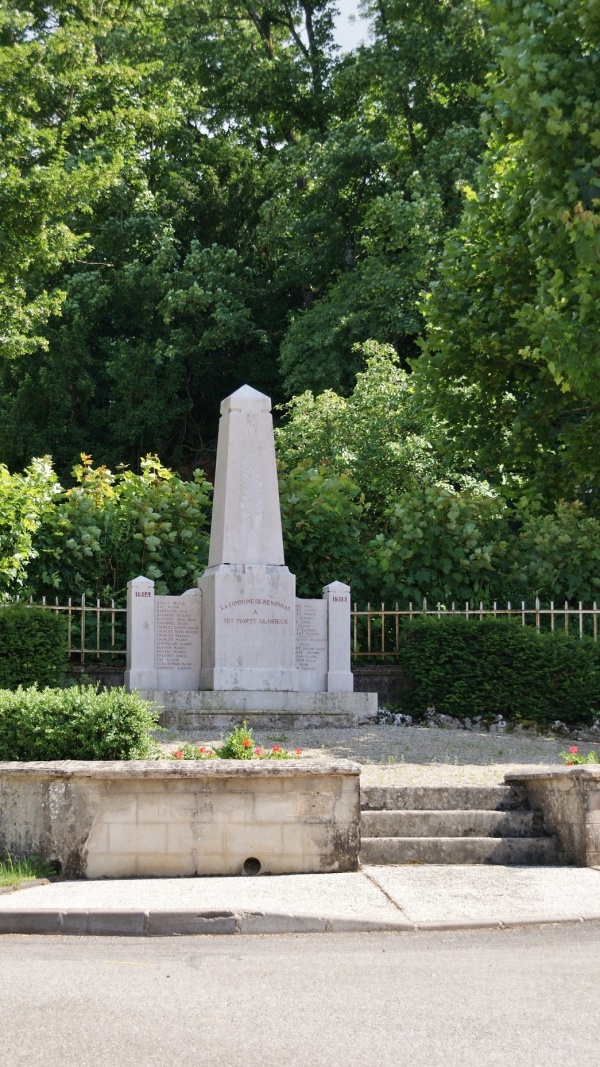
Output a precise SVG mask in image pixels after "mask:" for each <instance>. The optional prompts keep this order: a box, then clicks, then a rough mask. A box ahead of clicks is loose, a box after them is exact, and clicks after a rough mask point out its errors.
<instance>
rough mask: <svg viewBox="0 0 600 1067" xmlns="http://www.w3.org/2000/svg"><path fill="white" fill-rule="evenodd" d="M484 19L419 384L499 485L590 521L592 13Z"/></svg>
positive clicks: (572, 1)
mask: <svg viewBox="0 0 600 1067" xmlns="http://www.w3.org/2000/svg"><path fill="white" fill-rule="evenodd" d="M489 11H490V19H491V24H492V37H493V39H494V40H495V42H496V52H497V54H498V62H499V69H498V73H497V76H496V77H495V78H494V79H493V80H492V81H491V82H490V87H489V92H488V94H487V106H488V109H489V112H488V116H487V138H488V148H487V150H486V153H485V156H484V160H483V163H482V165H481V167H480V169H479V170H478V172H477V175H476V178H475V181H474V183H473V187H472V188H471V189H468V190H467V202H466V206H465V210H464V212H463V216H462V219H461V222H460V224H459V226H458V228H457V231H456V233H455V234H454V235H453V236H452V238H451V239H449V240H448V242H447V245H446V249H445V254H444V259H443V264H442V270H441V278H440V279H439V281H438V282H436V284H435V285H433V286H432V289H431V292H430V293H429V295H428V296H427V299H426V301H425V313H426V316H427V321H428V338H427V343H426V346H425V358H424V359H422V360H420V361H419V364H418V366H417V368H416V369H417V388H418V391H419V395H420V397H421V399H422V401H423V402H426V403H428V404H429V405H430V406H431V407H432V408H433V409H434V410H435V411H436V413H437V415H438V417H439V416H440V415H441V416H443V417H445V418H446V420H447V423H448V427H449V433H450V436H451V437H452V438H454V440H455V442H456V444H457V445H458V446H459V448H460V449H461V450H462V452H463V454H465V455H467V456H469V457H470V458H472V459H474V461H475V463H476V465H477V467H478V469H479V470H480V471H481V472H482V473H483V474H484V475H485V476H486V477H490V478H491V479H492V480H494V482H495V483H496V484H497V485H499V486H502V487H503V491H505V492H506V491H508V492H511V491H512V492H514V493H516V494H518V495H522V494H523V493H526V494H528V495H530V496H535V495H541V498H542V499H543V501H544V504H545V506H547V507H550V508H551V507H552V505H553V504H554V502H555V501H556V500H558V499H560V498H561V497H562V498H564V499H567V500H580V501H582V502H583V503H584V504H585V506H586V507H588V508H592V509H593V510H594V512H595V513H596V514H597V513H598V510H599V507H600V505H599V500H600V496H599V493H598V490H599V483H598V470H599V468H598V459H597V457H598V446H599V443H600V420H599V412H600V387H599V382H600V375H599V371H600V357H599V351H600V349H599V346H598V336H599V332H600V177H599V170H600V6H599V5H598V3H597V0H591V2H590V0H540V2H537V0H536V2H535V3H529V2H527V0H492V3H491V4H490V8H489Z"/></svg>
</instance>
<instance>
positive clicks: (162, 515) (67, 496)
mask: <svg viewBox="0 0 600 1067" xmlns="http://www.w3.org/2000/svg"><path fill="white" fill-rule="evenodd" d="M81 459H82V462H81V464H79V465H78V466H77V467H75V468H74V470H73V475H74V477H75V478H76V479H77V484H76V485H75V487H74V488H73V489H69V490H67V491H66V492H64V493H63V494H62V495H61V496H60V497H58V498H57V499H56V503H55V506H54V508H53V509H51V510H49V511H48V512H47V514H46V516H45V519H44V521H43V523H42V524H41V526H40V528H39V530H38V531H37V533H36V537H35V549H36V552H37V558H36V559H35V561H34V563H33V564H32V565H31V566H30V568H29V571H28V578H27V589H28V591H29V592H31V593H32V594H33V595H34V596H40V595H43V594H46V595H48V594H54V593H56V592H60V593H62V594H63V595H67V596H77V595H81V594H82V593H85V594H86V595H87V596H94V597H102V598H108V597H116V598H117V599H122V598H123V597H124V595H125V590H126V586H127V582H128V581H129V580H130V579H131V578H135V577H136V576H137V575H138V574H143V575H145V576H146V577H147V578H152V579H154V581H155V582H156V592H157V593H159V594H165V593H174V594H177V593H182V592H184V590H185V589H189V588H190V586H192V585H194V584H195V582H196V580H197V578H198V577H199V576H200V574H202V571H203V570H204V567H205V566H206V562H207V559H208V525H209V522H210V499H209V493H210V491H211V489H212V486H211V485H210V484H209V483H208V482H207V481H206V480H205V478H204V475H203V474H202V472H201V471H195V472H194V478H193V480H192V481H190V482H186V481H184V480H183V479H181V478H179V477H178V475H176V474H174V473H173V471H170V470H167V468H165V467H163V466H162V464H161V463H160V461H159V460H158V458H157V457H156V456H146V458H145V459H144V460H142V462H141V468H142V471H141V474H134V473H133V472H132V471H128V470H122V471H120V472H119V473H118V474H116V475H114V474H112V472H111V471H110V470H108V468H107V467H103V466H100V467H93V466H92V461H91V457H90V456H87V455H82V457H81Z"/></svg>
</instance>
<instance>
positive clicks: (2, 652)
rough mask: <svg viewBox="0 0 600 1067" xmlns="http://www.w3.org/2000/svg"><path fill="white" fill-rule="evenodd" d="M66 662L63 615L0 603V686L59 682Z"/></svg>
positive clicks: (65, 630)
mask: <svg viewBox="0 0 600 1067" xmlns="http://www.w3.org/2000/svg"><path fill="white" fill-rule="evenodd" d="M66 665H67V626H66V621H65V619H64V618H62V616H60V615H58V614H55V613H54V612H52V611H48V610H46V609H44V608H33V607H32V608H28V607H25V605H22V604H7V605H6V606H3V607H0V689H16V687H17V686H18V685H22V686H28V685H58V683H59V682H60V680H61V675H62V673H63V671H64V670H65V668H66Z"/></svg>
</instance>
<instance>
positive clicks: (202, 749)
mask: <svg viewBox="0 0 600 1067" xmlns="http://www.w3.org/2000/svg"><path fill="white" fill-rule="evenodd" d="M199 751H200V752H206V751H207V749H206V745H202V748H200V749H199Z"/></svg>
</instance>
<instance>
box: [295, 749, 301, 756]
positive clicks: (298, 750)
mask: <svg viewBox="0 0 600 1067" xmlns="http://www.w3.org/2000/svg"><path fill="white" fill-rule="evenodd" d="M296 755H297V756H301V755H302V749H301V748H297V749H296Z"/></svg>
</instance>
